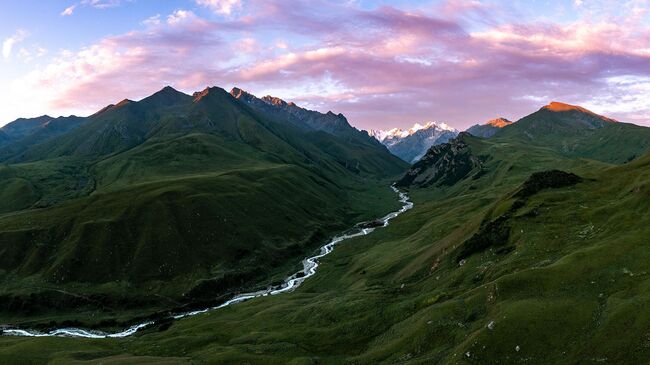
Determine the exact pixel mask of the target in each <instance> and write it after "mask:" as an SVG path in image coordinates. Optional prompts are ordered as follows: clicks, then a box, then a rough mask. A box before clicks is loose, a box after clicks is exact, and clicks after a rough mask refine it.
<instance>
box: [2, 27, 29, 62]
mask: <svg viewBox="0 0 650 365" xmlns="http://www.w3.org/2000/svg"><path fill="white" fill-rule="evenodd" d="M27 36H28V33H27V32H26V31H24V30H22V29H19V30H18V31H16V33H14V34H13V35H12V36H11V37H9V38H7V39H5V40H4V42H2V57H3V58H4V59H5V60H6V59H9V58H10V57H11V53H12V51H13V48H14V46H15V45H16V44H18V43H20V42H22V41H23V40H25V38H27Z"/></svg>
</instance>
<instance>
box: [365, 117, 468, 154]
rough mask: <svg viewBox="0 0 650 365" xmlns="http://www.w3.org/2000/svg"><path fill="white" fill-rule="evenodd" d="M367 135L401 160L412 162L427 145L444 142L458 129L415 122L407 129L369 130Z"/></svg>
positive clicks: (456, 133) (444, 125) (456, 132)
mask: <svg viewBox="0 0 650 365" xmlns="http://www.w3.org/2000/svg"><path fill="white" fill-rule="evenodd" d="M369 135H370V136H372V137H374V138H375V139H377V140H378V141H379V142H381V143H382V144H384V145H385V146H386V147H387V148H388V150H389V151H390V152H391V153H393V154H394V155H395V156H397V157H399V158H401V159H402V160H404V161H406V162H409V163H413V162H415V161H417V160H419V159H420V158H421V157H422V156H423V155H424V154H425V152H426V151H427V150H428V149H429V147H431V146H434V145H438V144H441V143H445V142H447V141H449V140H450V139H452V138H454V137H456V136H457V135H458V131H457V130H456V129H455V128H453V127H450V126H449V125H447V124H445V123H438V122H427V123H425V124H419V123H416V124H414V125H413V127H411V128H409V129H408V130H403V129H400V128H393V129H389V130H374V129H373V130H370V132H369Z"/></svg>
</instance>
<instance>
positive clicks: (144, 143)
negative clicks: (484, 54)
mask: <svg viewBox="0 0 650 365" xmlns="http://www.w3.org/2000/svg"><path fill="white" fill-rule="evenodd" d="M301 118H304V119H301ZM301 120H304V121H305V122H304V123H301V122H300V121H301ZM487 125H488V126H487V127H486V128H481V129H482V130H483V131H488V132H487V133H482V132H480V129H479V132H477V129H476V128H474V132H475V134H472V133H471V130H468V131H467V132H461V133H458V135H457V136H455V137H454V138H451V139H450V140H448V141H447V142H445V143H440V144H436V145H433V146H431V147H430V148H429V149H428V150H427V151H426V153H425V154H424V156H423V157H422V158H420V159H419V160H418V161H416V162H415V163H413V164H412V165H409V164H408V163H407V162H405V161H403V160H401V159H399V158H397V157H395V156H394V155H392V154H391V153H390V152H389V150H388V149H387V148H386V147H385V146H384V145H382V144H380V143H379V142H377V141H376V140H374V139H373V138H374V137H372V136H369V135H368V134H366V133H364V132H361V131H356V130H355V129H354V128H352V127H348V126H349V124H348V123H347V121H345V119H344V118H343V117H340V116H339V115H337V114H334V113H318V112H313V111H308V110H305V109H303V108H300V107H298V106H296V105H292V104H291V103H287V102H283V101H281V100H279V99H274V98H271V97H264V98H257V97H255V96H253V95H250V94H248V93H245V92H244V91H242V90H239V89H234V90H233V91H232V92H231V93H228V92H226V91H224V90H221V89H218V88H209V89H206V90H204V91H202V92H198V93H196V94H194V95H192V96H189V95H185V94H182V93H178V92H176V91H174V90H173V89H165V90H163V91H161V93H157V94H154V95H152V96H151V97H149V98H145V99H144V100H141V101H125V102H122V103H118V104H116V105H114V106H109V107H107V108H105V110H102V111H100V112H98V113H97V114H95V115H94V116H91V117H89V118H85V119H84V120H83V123H81V124H80V125H79V126H77V127H76V128H74V129H71V130H69V131H67V132H65V133H63V134H59V135H57V136H53V137H51V138H49V139H46V140H44V141H41V142H37V143H36V142H35V143H27V144H26V145H25V146H24V145H20V146H24V147H21V148H20V149H15V151H19V152H17V153H15V154H13V155H11V154H10V153H7V154H6V155H5V157H4V160H3V161H5V163H4V164H3V165H1V166H0V177H1V178H2V180H1V181H2V184H1V185H0V207H2V209H3V212H2V213H0V270H1V272H2V273H3V276H2V278H1V279H0V299H1V300H0V320H1V322H0V323H6V324H16V325H19V326H22V327H28V328H36V329H50V328H61V327H66V326H76V327H85V328H91V329H92V328H101V329H104V330H112V329H123V328H125V327H127V326H128V325H129V324H131V323H134V322H135V323H139V322H142V321H143V320H144V319H157V318H161V313H163V314H169V313H170V310H174V309H177V308H185V309H189V308H198V309H200V308H206V307H210V306H214V305H216V304H218V303H221V302H223V300H225V299H226V298H230V296H231V295H232V294H234V293H236V292H249V291H251V290H255V289H256V288H266V285H268V284H269V283H277V281H278V280H279V279H281V278H283V277H286V274H287V273H291V272H296V270H298V269H300V268H302V265H300V264H298V263H300V260H301V258H302V257H305V256H307V255H308V254H311V253H312V252H314V249H315V248H316V247H319V245H320V244H321V243H322V242H324V241H325V240H326V238H327V237H329V236H330V235H334V234H339V232H341V231H345V230H346V229H347V228H349V227H351V225H352V224H354V223H355V222H358V221H368V220H370V223H373V222H375V223H376V221H374V220H372V218H376V217H381V216H384V215H385V214H386V212H388V211H391V210H392V209H397V208H398V207H399V206H400V205H399V204H397V202H396V201H395V200H396V197H395V196H394V195H392V191H390V190H389V189H388V186H389V184H391V183H393V182H395V183H396V186H397V187H398V188H399V189H400V190H401V191H403V192H405V193H407V194H408V195H409V196H410V198H411V200H412V201H413V203H414V206H413V208H412V209H410V210H408V211H405V212H404V213H402V214H400V215H399V216H398V217H396V218H394V219H393V220H391V221H390V225H388V226H386V227H383V228H381V229H377V230H376V231H375V232H372V233H371V234H368V235H363V236H359V237H356V238H352V239H349V240H346V241H345V242H344V243H341V245H339V246H337V248H336V250H335V251H334V252H333V253H332V254H330V255H328V256H326V257H323V258H321V259H320V260H319V264H320V267H319V270H318V272H317V274H316V275H314V276H312V277H310V278H309V279H308V280H306V281H305V282H304V283H303V284H302V285H301V286H300V287H299V288H298V289H296V290H295V291H294V292H291V293H284V294H280V295H268V296H264V297H260V298H256V299H252V300H250V301H246V302H243V303H239V304H235V305H231V306H228V307H225V308H220V309H217V310H214V311H210V312H209V313H204V314H199V315H197V316H194V317H191V318H185V319H180V320H173V321H172V320H166V321H155V323H154V324H152V325H151V326H149V327H147V328H144V329H142V330H141V331H139V332H138V333H137V334H136V335H134V336H132V337H129V338H111V339H102V340H92V339H75V338H16V337H9V336H2V337H0V362H3V363H11V362H12V361H13V362H16V361H15V360H16V359H19V360H21V359H25V358H27V359H29V361H28V362H29V363H82V364H83V363H116V364H133V363H170V364H184V363H194V362H196V363H237V364H238V363H251V364H273V363H276V364H299V363H319V364H320V363H322V364H341V363H350V364H352V363H354V364H396V363H399V364H522V363H525V364H582V363H612V364H639V363H645V362H647V359H648V358H650V346H647V345H648V343H649V342H648V338H647V337H648V336H647V330H648V328H650V312H649V311H648V310H647V309H646V308H647V307H648V306H647V304H649V303H650V295H648V294H647V293H648V291H647V290H646V289H647V288H648V287H650V277H649V276H648V275H647V271H648V270H647V266H648V265H647V263H648V261H649V260H650V242H649V241H648V239H647V237H648V236H649V235H650V228H649V227H650V216H648V214H647V212H648V210H649V209H650V128H647V127H642V126H637V125H633V124H629V123H623V122H619V121H616V120H614V119H611V118H608V117H605V116H601V115H598V114H595V113H593V112H591V111H589V110H587V109H584V108H582V107H579V106H574V105H569V104H563V103H558V102H553V103H550V104H549V105H546V106H543V107H542V108H540V109H539V110H537V111H534V112H533V113H531V114H529V115H527V116H525V117H523V118H521V119H519V120H517V121H515V122H512V123H506V121H498V122H488V124H487ZM91 126H92V127H91ZM421 129H422V128H421ZM470 129H471V128H470ZM92 131H95V132H96V133H92ZM403 132H404V131H402V132H400V133H394V134H395V135H396V136H398V137H400V138H401V136H402V135H403V134H402V133H403ZM413 134H415V133H413ZM374 135H376V136H378V137H380V138H381V133H375V134H374ZM410 135H411V134H410V133H404V138H408V137H409V136H410ZM28 136H29V134H28V135H27V136H25V137H21V138H22V139H23V140H24V138H28ZM487 137H489V138H487ZM383 139H384V140H386V138H383ZM14 143H16V142H14ZM366 223H368V222H366ZM296 264H298V265H296ZM138 321H139V322H138ZM0 328H2V327H0ZM34 354H37V355H34ZM32 359H33V361H32Z"/></svg>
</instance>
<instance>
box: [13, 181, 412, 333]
mask: <svg viewBox="0 0 650 365" xmlns="http://www.w3.org/2000/svg"><path fill="white" fill-rule="evenodd" d="M391 188H392V189H393V191H395V193H397V194H399V201H400V202H401V203H402V204H403V205H402V207H401V208H400V209H399V210H398V211H395V212H392V213H390V214H388V215H386V216H385V217H383V218H381V219H380V221H381V222H383V223H384V224H383V226H382V227H386V226H387V225H388V221H390V220H391V219H393V218H395V217H397V216H398V215H400V214H402V213H404V212H406V211H407V210H409V209H411V208H413V203H412V202H410V201H409V197H408V195H406V194H405V193H402V192H400V191H399V190H397V188H395V187H394V186H393V187H391ZM375 229H376V228H363V229H361V228H359V229H355V231H354V233H352V232H350V233H347V234H343V235H341V236H336V237H334V238H332V240H331V241H330V242H329V243H328V244H326V245H325V246H323V247H321V248H320V252H319V253H318V254H317V255H315V256H312V257H308V258H306V259H304V260H303V261H302V265H303V270H302V271H299V272H297V273H295V274H293V275H291V276H289V277H288V278H286V279H285V280H284V283H282V284H280V285H277V286H274V287H270V288H268V289H266V290H260V291H256V292H251V293H243V294H238V295H236V296H234V297H233V298H232V299H230V300H228V301H227V302H224V303H222V304H220V305H218V306H216V307H210V308H206V309H201V310H196V311H191V312H185V313H181V314H177V315H174V316H171V318H173V319H180V318H185V317H191V316H195V315H197V314H201V313H205V312H209V311H212V310H215V309H219V308H223V307H227V306H229V305H233V304H237V303H241V302H244V301H247V300H250V299H253V298H257V297H264V296H267V295H277V294H282V293H287V292H291V291H293V290H295V289H296V288H297V287H298V286H300V284H302V283H303V282H304V281H305V280H307V279H308V278H309V277H311V276H313V275H315V274H316V269H317V268H318V266H319V263H318V259H320V258H321V257H324V256H326V255H328V254H330V253H331V252H332V251H333V250H334V246H336V245H337V244H339V243H341V242H343V241H345V240H347V239H350V238H354V237H359V236H365V235H367V234H369V233H371V232H372V231H374V230H375ZM151 324H154V321H148V322H143V323H139V324H136V325H134V326H131V327H129V328H127V329H125V330H123V331H120V332H115V333H108V332H102V331H96V330H87V329H83V328H58V329H55V330H52V331H49V332H39V331H35V330H29V329H20V328H11V327H9V328H4V329H3V332H2V334H3V335H4V336H23V337H54V336H58V337H83V338H120V337H128V336H131V335H133V334H134V333H136V332H138V331H139V330H141V329H142V328H144V327H147V326H149V325H151Z"/></svg>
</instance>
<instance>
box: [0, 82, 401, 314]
mask: <svg viewBox="0 0 650 365" xmlns="http://www.w3.org/2000/svg"><path fill="white" fill-rule="evenodd" d="M2 131H3V133H4V134H6V135H7V136H9V140H8V141H6V142H5V144H4V146H2V148H1V149H0V161H2V162H3V164H2V165H0V178H1V179H2V184H0V242H1V243H2V244H0V270H1V272H2V273H5V274H6V275H4V276H3V278H2V279H0V298H2V301H0V302H1V303H2V304H0V314H1V313H5V317H4V318H7V316H9V317H11V318H13V319H14V320H16V319H20V318H21V317H22V316H26V315H28V314H29V318H30V320H34V319H35V318H39V317H43V318H47V317H48V316H50V315H51V314H52V313H53V312H56V313H57V316H63V317H65V315H73V316H74V315H76V314H78V313H82V312H89V313H95V314H96V315H97V317H96V318H98V319H100V318H115V317H116V316H117V317H119V316H125V315H126V314H128V313H129V311H131V310H134V309H135V308H139V310H141V311H145V312H148V313H153V312H155V311H158V310H164V309H166V308H169V307H170V306H174V307H178V306H190V307H191V306H193V305H197V304H196V303H199V302H203V301H206V300H210V301H215V300H216V301H218V300H219V298H223V297H227V296H228V295H232V293H233V292H235V291H237V290H238V288H242V287H245V288H249V287H255V285H260V284H262V283H266V282H268V281H272V280H275V275H278V276H281V275H284V273H285V272H286V270H287V269H290V268H291V266H287V265H292V263H294V262H297V261H298V258H299V257H301V256H302V255H305V254H306V253H307V252H308V251H310V250H312V249H313V248H314V247H316V246H318V245H319V244H321V243H322V241H323V240H325V239H326V238H327V237H328V236H329V235H330V234H332V233H333V232H334V231H337V230H341V229H343V228H344V227H348V226H351V225H352V224H354V223H356V222H358V221H361V220H363V219H369V218H371V217H374V216H377V215H380V214H383V213H384V212H386V211H388V210H389V209H390V208H391V207H393V206H396V205H397V204H398V203H396V202H395V201H394V200H393V195H392V194H393V193H392V191H391V190H390V189H389V188H388V183H387V182H385V181H384V180H385V179H391V178H393V177H395V176H396V175H398V174H401V173H402V172H403V171H404V169H405V168H406V167H407V164H406V163H405V162H403V161H401V160H400V159H398V158H397V157H395V156H393V155H391V154H390V153H389V151H388V150H387V149H386V148H385V147H384V146H383V145H381V144H380V143H378V142H377V141H375V140H374V139H372V138H370V137H369V136H368V135H367V134H366V133H363V132H360V131H358V130H356V129H355V128H353V127H351V126H350V125H349V124H348V123H347V121H346V119H345V117H343V116H342V115H334V114H333V113H326V114H321V113H318V112H315V111H309V110H306V109H302V108H299V107H298V106H295V105H294V104H289V103H285V102H283V101H281V100H279V99H277V98H262V99H258V98H256V97H254V96H252V95H250V94H248V93H244V92H243V91H241V90H239V89H234V90H233V91H232V92H231V93H229V92H226V91H225V90H223V89H220V88H218V87H210V88H206V89H204V90H202V91H200V92H196V93H194V94H193V95H187V94H184V93H182V92H179V91H177V90H175V89H173V88H171V87H165V88H163V89H162V90H160V91H158V92H156V93H154V94H152V95H151V96H148V97H146V98H144V99H142V100H140V101H132V100H123V101H121V102H118V103H115V104H111V105H108V106H107V107H105V108H103V109H102V110H100V111H98V112H97V113H95V114H93V115H91V116H89V117H83V118H82V117H66V118H50V117H47V116H44V117H39V118H34V119H19V120H17V121H14V122H12V123H9V124H8V125H7V126H5V127H3V129H2ZM289 257H293V258H294V260H288V258H289ZM20 283H23V284H24V285H23V284H20ZM27 283H31V284H27ZM17 285H18V286H17ZM21 285H23V286H22V289H20V288H21ZM69 293H74V294H69Z"/></svg>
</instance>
